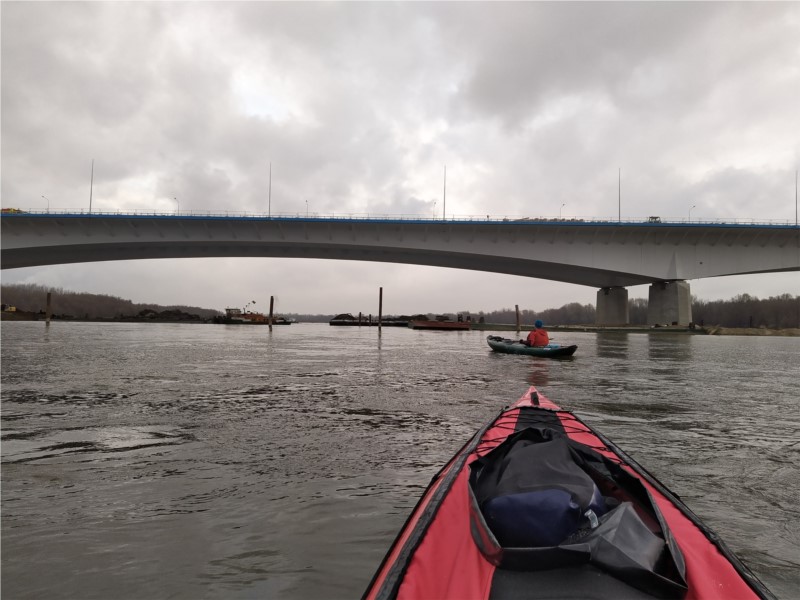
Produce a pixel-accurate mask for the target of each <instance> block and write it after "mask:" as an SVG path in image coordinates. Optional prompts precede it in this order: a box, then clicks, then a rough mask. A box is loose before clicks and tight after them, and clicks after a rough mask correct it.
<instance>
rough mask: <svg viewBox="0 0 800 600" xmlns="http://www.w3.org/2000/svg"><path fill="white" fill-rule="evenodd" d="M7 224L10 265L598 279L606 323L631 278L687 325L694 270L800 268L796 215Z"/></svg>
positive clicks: (62, 219)
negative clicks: (288, 262) (371, 267)
mask: <svg viewBox="0 0 800 600" xmlns="http://www.w3.org/2000/svg"><path fill="white" fill-rule="evenodd" d="M0 222H1V223H2V251H1V253H0V261H1V265H2V268H3V269H13V268H20V267H33V266H41V265H52V264H64V263H80V262H99V261H109V260H135V259H145V258H202V257H218V256H226V257H292V258H325V259H339V260H366V261H377V262H390V263H406V264H415V265H429V266H436V267H449V268H456V269H470V270H474V271H488V272H492V273H507V274H510V275H521V276H525V277H534V278H539V279H549V280H553V281H563V282H567V283H575V284H580V285H588V286H592V287H595V288H598V292H597V324H600V325H617V324H625V323H627V322H628V290H627V289H626V286H632V285H641V284H650V290H649V308H648V323H649V324H651V325H655V324H672V323H675V324H679V325H686V324H688V323H690V322H691V320H692V314H691V298H690V289H689V284H688V280H691V279H700V278H704V277H717V276H722V275H737V274H747V273H774V272H780V271H800V228H798V226H797V225H789V224H777V225H776V224H738V223H727V224H726V223H687V222H683V223H666V222H664V223H662V222H660V221H655V222H644V223H643V222H610V221H583V220H562V219H557V220H555V219H554V220H537V219H519V220H507V219H504V220H502V221H500V220H485V221H484V220H474V219H470V220H455V219H453V220H437V219H420V218H412V219H407V218H364V219H359V218H335V217H302V216H295V217H273V216H225V215H156V214H150V215H147V214H96V213H93V214H86V213H64V214H53V213H38V214H34V213H22V212H16V213H8V212H4V213H3V215H2V219H0Z"/></svg>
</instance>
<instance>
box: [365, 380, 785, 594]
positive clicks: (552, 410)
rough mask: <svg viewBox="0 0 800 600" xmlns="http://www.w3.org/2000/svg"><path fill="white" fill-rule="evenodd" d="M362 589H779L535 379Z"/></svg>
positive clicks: (450, 472)
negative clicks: (535, 384) (545, 392)
mask: <svg viewBox="0 0 800 600" xmlns="http://www.w3.org/2000/svg"><path fill="white" fill-rule="evenodd" d="M363 598H364V599H365V600H373V599H384V600H389V599H394V598H398V599H403V600H405V599H420V598H453V599H476V600H488V599H491V600H502V599H504V598H514V599H516V600H521V599H533V598H550V599H552V598H558V599H576V600H577V599H581V600H585V599H600V598H614V599H617V598H683V599H688V600H695V599H704V600H711V599H718V600H730V599H734V598H735V599H737V600H742V599H747V598H765V599H774V598H775V597H774V596H773V595H772V593H771V592H770V591H769V590H768V589H767V588H766V587H765V586H764V584H763V583H762V582H761V581H759V580H758V579H757V578H756V576H755V575H753V573H751V572H750V571H749V570H748V569H747V567H746V566H745V565H744V564H743V563H742V562H741V561H740V560H739V559H738V558H737V557H736V556H735V555H734V554H733V553H732V552H731V551H730V550H729V549H728V548H727V546H726V545H725V544H724V542H722V541H721V540H720V538H719V537H718V536H717V535H716V534H715V533H714V532H713V531H711V530H710V529H709V528H708V527H707V526H706V525H704V524H703V523H702V522H701V521H700V520H699V518H698V517H697V516H696V515H695V514H694V513H692V512H691V510H689V508H688V507H686V505H685V504H683V502H682V501H681V500H680V499H679V498H678V497H677V496H676V495H675V494H673V493H672V492H670V491H669V490H668V489H667V488H666V487H665V486H664V485H663V484H662V483H660V482H659V481H658V480H657V479H656V478H655V477H653V476H652V475H651V474H649V473H648V472H647V471H646V470H645V469H644V468H643V467H641V466H640V465H638V464H637V463H636V462H635V461H634V460H633V459H632V458H630V457H629V456H628V455H627V454H625V453H624V452H623V451H622V450H621V449H620V448H618V447H617V446H616V445H614V444H613V443H612V442H611V441H610V440H608V439H607V438H606V437H604V436H603V435H602V434H600V433H598V432H596V431H594V430H592V428H590V427H589V426H588V425H587V424H586V423H584V422H583V421H582V420H581V419H580V418H578V417H577V416H575V415H574V414H573V413H572V412H570V411H567V410H562V409H561V408H559V407H558V406H557V405H556V404H554V403H553V402H551V401H550V400H549V399H547V398H546V397H545V396H544V395H542V394H540V393H539V392H538V391H537V390H536V388H534V387H531V388H530V389H529V390H528V391H527V392H526V393H525V394H524V395H523V396H522V397H521V398H520V399H519V400H518V401H517V402H516V403H515V404H513V405H512V406H510V407H507V408H505V409H503V410H502V411H501V412H500V414H499V415H498V416H497V417H496V418H495V419H493V420H492V421H491V422H490V423H488V424H487V425H486V426H484V427H483V428H481V429H480V430H479V431H478V432H477V433H476V434H475V435H474V436H473V437H472V439H471V440H470V441H469V442H467V444H465V445H464V446H463V447H462V448H461V449H460V450H459V451H458V452H457V453H456V455H455V456H454V457H453V458H452V459H450V461H449V462H448V463H447V465H445V467H444V468H443V469H442V470H441V471H439V473H437V474H436V476H435V477H434V478H433V480H432V481H431V484H430V485H429V487H428V488H427V490H426V491H425V492H424V494H423V495H422V498H421V499H420V500H419V502H418V503H417V505H416V507H415V508H414V509H413V511H412V513H411V515H410V516H409V517H408V520H407V521H406V523H405V525H404V526H403V528H402V529H401V531H400V533H399V534H398V536H397V538H396V539H395V541H394V543H393V544H392V546H391V548H390V549H389V551H388V552H387V554H386V556H385V558H384V559H383V562H382V563H381V565H380V566H379V567H378V570H377V571H376V573H375V575H374V577H373V579H372V581H371V582H370V584H369V587H368V588H367V590H366V592H365V593H364V596H363Z"/></svg>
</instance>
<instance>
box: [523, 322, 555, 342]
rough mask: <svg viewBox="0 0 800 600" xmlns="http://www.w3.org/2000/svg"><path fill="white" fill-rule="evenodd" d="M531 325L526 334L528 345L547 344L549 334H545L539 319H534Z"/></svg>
mask: <svg viewBox="0 0 800 600" xmlns="http://www.w3.org/2000/svg"><path fill="white" fill-rule="evenodd" d="M533 327H534V329H533V331H531V332H530V333H529V334H528V340H527V341H528V346H547V345H548V344H549V343H550V336H549V335H547V331H545V329H544V323H542V321H541V319H536V322H535V323H534V324H533Z"/></svg>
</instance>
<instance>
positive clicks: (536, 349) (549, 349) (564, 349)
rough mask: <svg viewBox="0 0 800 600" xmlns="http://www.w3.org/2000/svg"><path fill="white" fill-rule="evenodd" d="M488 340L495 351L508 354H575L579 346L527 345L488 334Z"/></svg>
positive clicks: (557, 355) (560, 355)
mask: <svg viewBox="0 0 800 600" xmlns="http://www.w3.org/2000/svg"><path fill="white" fill-rule="evenodd" d="M486 341H487V342H488V343H489V346H490V347H491V348H492V350H494V351H495V352H505V353H506V354H527V355H529V356H549V357H553V358H557V357H563V356H572V355H573V354H575V350H577V349H578V347H577V346H560V345H558V344H548V345H547V346H526V345H525V344H523V343H522V342H520V341H519V340H510V339H508V338H502V337H500V336H499V335H490V336H487V338H486Z"/></svg>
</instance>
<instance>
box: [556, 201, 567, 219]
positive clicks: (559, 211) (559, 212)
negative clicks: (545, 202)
mask: <svg viewBox="0 0 800 600" xmlns="http://www.w3.org/2000/svg"><path fill="white" fill-rule="evenodd" d="M566 205H567V203H566V202H565V203H564V204H562V205H561V208H559V209H558V218H559V219H561V209H562V208H564V207H565V206H566Z"/></svg>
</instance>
